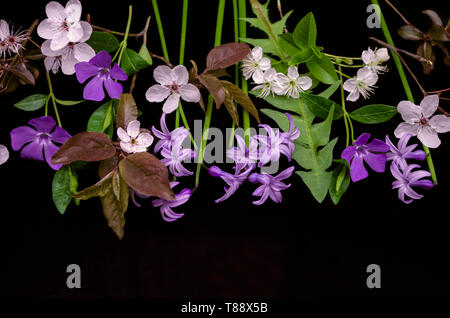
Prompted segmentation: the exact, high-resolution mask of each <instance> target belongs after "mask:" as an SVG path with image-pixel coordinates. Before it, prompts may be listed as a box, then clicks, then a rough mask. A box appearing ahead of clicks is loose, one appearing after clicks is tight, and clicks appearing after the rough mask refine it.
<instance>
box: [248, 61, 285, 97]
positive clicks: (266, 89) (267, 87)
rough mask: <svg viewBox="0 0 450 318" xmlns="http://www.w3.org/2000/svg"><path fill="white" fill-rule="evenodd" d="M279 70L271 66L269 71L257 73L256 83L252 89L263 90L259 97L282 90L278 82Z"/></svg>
mask: <svg viewBox="0 0 450 318" xmlns="http://www.w3.org/2000/svg"><path fill="white" fill-rule="evenodd" d="M276 79H277V72H276V71H275V69H274V68H269V69H268V70H267V71H265V72H263V73H261V74H257V75H256V76H255V79H254V80H255V83H256V84H258V85H256V86H255V87H254V88H253V89H252V90H261V92H260V93H259V95H258V97H261V98H266V97H267V96H268V95H269V94H270V93H272V92H274V93H276V94H277V92H279V91H280V86H279V85H278V83H277V80H276Z"/></svg>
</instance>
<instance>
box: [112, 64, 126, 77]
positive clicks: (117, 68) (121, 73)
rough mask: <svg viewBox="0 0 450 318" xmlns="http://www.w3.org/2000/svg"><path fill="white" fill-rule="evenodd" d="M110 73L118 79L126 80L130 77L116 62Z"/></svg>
mask: <svg viewBox="0 0 450 318" xmlns="http://www.w3.org/2000/svg"><path fill="white" fill-rule="evenodd" d="M109 74H111V77H112V78H114V79H116V80H118V81H126V80H127V79H128V76H127V74H126V73H125V72H124V71H123V70H122V69H121V68H120V66H119V65H117V64H116V63H114V65H113V67H112V69H111V71H110V72H109Z"/></svg>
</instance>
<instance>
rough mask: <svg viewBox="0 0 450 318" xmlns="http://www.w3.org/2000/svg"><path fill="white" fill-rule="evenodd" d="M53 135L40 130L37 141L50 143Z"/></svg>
mask: <svg viewBox="0 0 450 318" xmlns="http://www.w3.org/2000/svg"><path fill="white" fill-rule="evenodd" d="M50 137H51V135H50V134H48V133H44V132H40V133H38V134H37V135H36V142H37V143H38V144H41V145H42V144H48V143H49V141H50Z"/></svg>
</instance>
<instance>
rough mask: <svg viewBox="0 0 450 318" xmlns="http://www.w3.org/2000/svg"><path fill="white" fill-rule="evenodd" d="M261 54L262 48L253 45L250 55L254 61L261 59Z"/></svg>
mask: <svg viewBox="0 0 450 318" xmlns="http://www.w3.org/2000/svg"><path fill="white" fill-rule="evenodd" d="M262 55H263V50H262V48H261V47H260V46H255V47H254V48H253V50H252V57H253V59H255V60H256V61H259V60H261V58H262Z"/></svg>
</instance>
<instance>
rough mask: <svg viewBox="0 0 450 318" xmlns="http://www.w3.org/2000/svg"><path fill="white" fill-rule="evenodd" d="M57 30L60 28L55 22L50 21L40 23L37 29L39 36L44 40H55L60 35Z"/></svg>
mask: <svg viewBox="0 0 450 318" xmlns="http://www.w3.org/2000/svg"><path fill="white" fill-rule="evenodd" d="M57 30H58V27H57V25H56V24H55V22H53V21H52V20H50V19H45V20H44V21H42V22H41V23H39V25H38V27H37V34H38V35H39V36H40V37H41V38H43V39H53V38H54V37H55V35H56V34H57V33H58V32H57ZM55 51H56V50H55Z"/></svg>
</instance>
